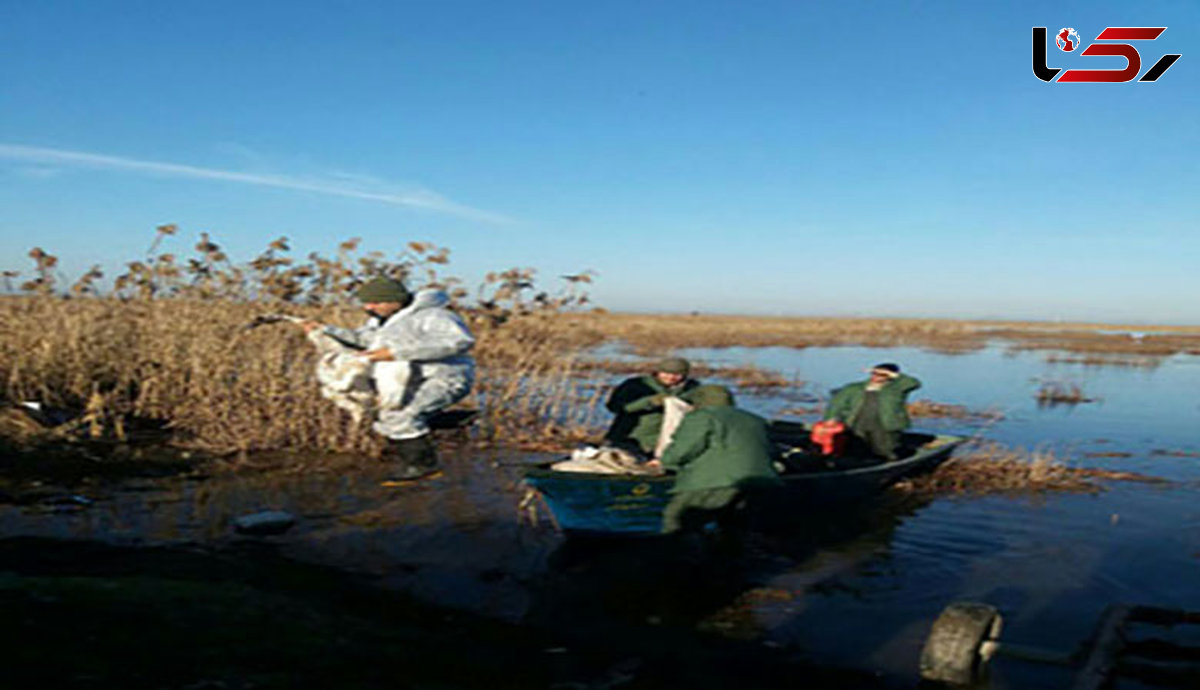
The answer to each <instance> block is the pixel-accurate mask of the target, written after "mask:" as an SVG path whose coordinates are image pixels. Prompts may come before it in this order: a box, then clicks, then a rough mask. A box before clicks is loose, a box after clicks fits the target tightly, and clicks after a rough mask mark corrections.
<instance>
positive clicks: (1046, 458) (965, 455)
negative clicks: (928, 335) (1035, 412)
mask: <svg viewBox="0 0 1200 690" xmlns="http://www.w3.org/2000/svg"><path fill="white" fill-rule="evenodd" d="M1099 480H1110V481H1140V482H1153V483H1158V482H1162V481H1164V480H1162V479H1161V478H1158V477H1152V476H1148V475H1143V474H1137V473H1134V472H1119V471H1113V470H1104V469H1097V468H1088V467H1072V466H1070V465H1069V464H1068V463H1067V462H1066V460H1065V459H1062V458H1059V457H1057V456H1056V455H1055V454H1054V453H1053V452H1052V451H1049V450H1034V451H1027V450H1025V449H1022V448H1010V447H1008V446H1004V445H1001V444H999V443H994V442H985V443H977V444H975V446H974V447H973V448H970V449H967V450H960V451H959V452H958V453H956V454H955V455H954V457H953V458H951V459H950V460H949V461H948V462H946V463H943V464H942V465H941V466H940V467H938V468H937V469H936V470H935V471H933V472H931V473H930V474H927V475H923V476H920V477H915V478H913V479H910V480H908V481H906V482H904V483H903V484H902V485H901V486H900V488H901V489H902V490H904V491H908V492H912V493H914V494H917V495H938V494H943V495H944V494H967V495H981V494H1004V495H1018V496H1020V495H1034V494H1039V493H1045V492H1050V491H1058V492H1062V491H1066V492H1075V493H1097V492H1099V491H1101V490H1103V486H1102V485H1101V484H1099V483H1098V481H1099Z"/></svg>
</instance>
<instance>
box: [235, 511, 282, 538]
mask: <svg viewBox="0 0 1200 690" xmlns="http://www.w3.org/2000/svg"><path fill="white" fill-rule="evenodd" d="M295 524H296V517H295V516H294V515H292V514H291V513H287V512H284V511H282V510H268V511H264V512H261V513H254V514H252V515H243V516H242V517H240V518H237V519H236V520H234V521H233V529H234V530H236V531H237V532H238V533H239V534H250V535H255V536H270V535H273V534H283V533H284V532H286V531H288V530H289V529H291V528H292V527H293V526H294V525H295Z"/></svg>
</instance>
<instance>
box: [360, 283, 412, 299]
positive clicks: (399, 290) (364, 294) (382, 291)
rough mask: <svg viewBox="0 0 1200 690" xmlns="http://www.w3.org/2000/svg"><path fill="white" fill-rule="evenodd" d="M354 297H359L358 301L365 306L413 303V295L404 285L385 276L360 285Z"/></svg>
mask: <svg viewBox="0 0 1200 690" xmlns="http://www.w3.org/2000/svg"><path fill="white" fill-rule="evenodd" d="M354 296H355V297H358V301H360V302H363V303H364V304H369V303H372V302H399V303H400V304H408V303H409V302H411V301H412V293H410V292H409V291H408V288H406V287H404V283H401V282H400V281H398V280H393V279H392V278H385V277H383V276H379V277H376V278H371V279H370V280H368V281H367V282H365V283H363V284H362V285H359V286H358V289H357V290H355V291H354Z"/></svg>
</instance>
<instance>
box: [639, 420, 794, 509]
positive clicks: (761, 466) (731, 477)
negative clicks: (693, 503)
mask: <svg viewBox="0 0 1200 690" xmlns="http://www.w3.org/2000/svg"><path fill="white" fill-rule="evenodd" d="M771 453H772V449H771V442H770V441H769V440H768V439H767V423H766V421H765V420H763V418H762V417H759V416H758V415H755V414H751V413H749V412H746V411H745V410H739V409H737V408H736V407H704V408H701V409H698V410H693V411H692V412H689V413H688V414H687V416H685V417H684V418H683V421H682V422H680V424H679V428H678V429H676V430H675V437H674V439H673V440H672V441H671V445H669V446H667V449H666V450H665V451H664V452H663V456H662V464H663V467H664V468H666V469H669V470H674V471H675V472H676V477H675V486H673V487H672V488H671V493H681V492H684V491H696V490H699V489H721V488H746V487H753V486H776V485H779V484H782V483H783V482H782V480H780V479H779V475H777V474H776V473H775V467H774V465H772V463H771Z"/></svg>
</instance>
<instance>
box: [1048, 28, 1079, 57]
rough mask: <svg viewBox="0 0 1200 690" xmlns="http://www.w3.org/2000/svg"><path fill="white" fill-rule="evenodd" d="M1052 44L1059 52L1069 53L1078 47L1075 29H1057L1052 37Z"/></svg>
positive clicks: (1077, 34) (1077, 36)
mask: <svg viewBox="0 0 1200 690" xmlns="http://www.w3.org/2000/svg"><path fill="white" fill-rule="evenodd" d="M1054 42H1055V43H1057V44H1058V49H1059V50H1061V51H1062V52H1064V53H1070V52H1072V51H1074V50H1075V49H1076V48H1078V47H1079V33H1078V32H1076V31H1075V29H1059V30H1058V33H1057V34H1055V35H1054Z"/></svg>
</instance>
